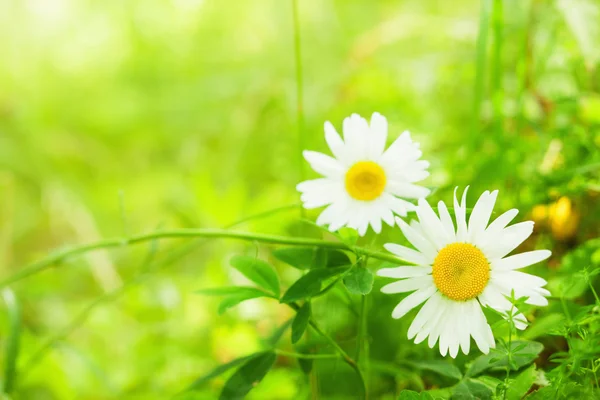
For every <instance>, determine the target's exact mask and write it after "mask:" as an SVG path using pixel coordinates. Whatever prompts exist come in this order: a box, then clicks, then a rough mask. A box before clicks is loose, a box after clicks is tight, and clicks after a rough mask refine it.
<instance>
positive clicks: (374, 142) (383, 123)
mask: <svg viewBox="0 0 600 400" xmlns="http://www.w3.org/2000/svg"><path fill="white" fill-rule="evenodd" d="M370 131H371V137H370V140H369V159H371V160H375V159H377V158H378V157H380V156H381V155H382V154H383V150H384V149H385V142H386V140H387V134H388V123H387V119H385V117H384V116H383V115H381V114H379V113H377V112H376V113H373V115H372V116H371V126H370Z"/></svg>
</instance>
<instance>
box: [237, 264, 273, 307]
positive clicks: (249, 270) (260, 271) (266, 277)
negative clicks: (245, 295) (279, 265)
mask: <svg viewBox="0 0 600 400" xmlns="http://www.w3.org/2000/svg"><path fill="white" fill-rule="evenodd" d="M231 266H232V267H234V268H235V269H237V270H238V271H240V272H241V273H242V274H244V276H245V277H246V278H248V279H250V280H251V281H252V282H254V283H256V284H257V285H258V286H260V287H262V288H264V289H266V290H269V291H271V292H272V293H273V294H275V295H276V296H277V297H279V294H280V292H279V278H278V277H277V274H276V273H275V270H274V269H273V267H272V266H270V265H269V264H267V263H266V262H264V261H261V260H259V259H257V258H253V257H247V256H235V257H233V258H232V259H231Z"/></svg>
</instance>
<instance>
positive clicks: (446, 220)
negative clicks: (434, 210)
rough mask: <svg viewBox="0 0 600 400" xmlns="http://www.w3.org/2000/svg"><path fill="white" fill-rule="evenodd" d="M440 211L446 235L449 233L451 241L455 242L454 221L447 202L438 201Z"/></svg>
mask: <svg viewBox="0 0 600 400" xmlns="http://www.w3.org/2000/svg"><path fill="white" fill-rule="evenodd" d="M438 213H439V214H440V221H441V222H442V225H443V226H444V230H445V231H446V235H448V237H449V238H450V241H451V242H455V241H456V233H455V231H454V224H453V223H452V217H450V213H449V212H448V208H447V207H446V203H444V202H443V201H441V200H440V201H439V203H438Z"/></svg>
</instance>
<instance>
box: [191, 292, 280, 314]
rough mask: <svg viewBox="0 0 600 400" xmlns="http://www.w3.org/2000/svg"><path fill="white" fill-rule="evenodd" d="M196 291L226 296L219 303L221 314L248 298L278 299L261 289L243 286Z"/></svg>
mask: <svg viewBox="0 0 600 400" xmlns="http://www.w3.org/2000/svg"><path fill="white" fill-rule="evenodd" d="M196 293H200V294H205V295H210V296H225V298H224V299H223V300H222V301H221V303H220V304H219V314H223V313H224V312H225V311H227V310H228V309H230V308H231V307H235V306H237V305H238V304H240V303H241V302H243V301H246V300H251V299H257V298H260V297H269V298H274V299H277V297H275V296H273V295H272V294H270V293H267V292H265V291H263V290H261V289H257V288H253V287H243V286H233V287H222V288H212V289H202V290H198V291H197V292H196Z"/></svg>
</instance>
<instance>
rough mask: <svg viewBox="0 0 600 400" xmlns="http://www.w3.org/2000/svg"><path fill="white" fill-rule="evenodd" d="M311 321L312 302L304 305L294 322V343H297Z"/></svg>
mask: <svg viewBox="0 0 600 400" xmlns="http://www.w3.org/2000/svg"><path fill="white" fill-rule="evenodd" d="M309 320H310V301H307V302H305V303H304V305H303V306H302V307H300V309H299V310H298V313H297V314H296V318H294V322H292V343H296V342H297V341H298V340H300V338H301V337H302V335H303V334H304V331H305V330H306V327H307V326H308V321H309Z"/></svg>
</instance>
